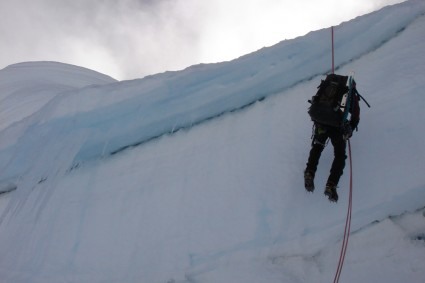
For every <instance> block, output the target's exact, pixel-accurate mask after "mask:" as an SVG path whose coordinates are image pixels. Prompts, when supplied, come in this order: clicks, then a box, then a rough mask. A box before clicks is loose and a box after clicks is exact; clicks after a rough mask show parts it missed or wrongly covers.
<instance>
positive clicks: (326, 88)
mask: <svg viewBox="0 0 425 283" xmlns="http://www.w3.org/2000/svg"><path fill="white" fill-rule="evenodd" d="M350 80H351V78H350ZM348 82H349V77H348V76H341V75H336V74H329V75H327V76H326V79H325V80H322V81H321V83H320V85H319V86H318V87H317V88H318V90H317V93H316V95H314V96H313V97H312V99H311V100H309V102H310V103H311V106H310V107H309V109H308V114H309V115H310V117H311V120H313V121H314V122H317V123H320V124H323V125H327V126H332V127H341V126H342V125H343V121H344V119H345V118H346V117H347V116H346V115H347V113H348V109H347V111H345V110H346V107H347V108H348V107H349V105H346V104H347V103H349V101H350V99H349V97H348V96H349V94H352V93H356V91H355V90H354V91H353V89H351V91H349V87H348V85H347V84H348ZM354 85H355V84H354Z"/></svg>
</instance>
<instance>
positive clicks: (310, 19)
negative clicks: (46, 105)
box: [0, 0, 403, 80]
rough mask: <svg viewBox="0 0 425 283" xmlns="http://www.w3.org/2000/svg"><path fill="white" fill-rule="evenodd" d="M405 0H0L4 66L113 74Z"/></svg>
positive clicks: (285, 35) (168, 64)
mask: <svg viewBox="0 0 425 283" xmlns="http://www.w3.org/2000/svg"><path fill="white" fill-rule="evenodd" d="M399 2H403V0H321V1H318V0H10V1H9V0H0V40H1V44H0V69H3V68H4V67H6V66H7V65H10V64H14V63H19V62H26V61H59V62H63V63H69V64H73V65H78V66H83V67H86V68H90V69H93V70H96V71H99V72H101V73H104V74H107V75H110V76H112V77H114V78H116V79H119V80H124V79H133V78H141V77H144V76H146V75H150V74H155V73H158V72H163V71H166V70H179V69H183V68H185V67H188V66H190V65H194V64H198V63H210V62H220V61H227V60H231V59H234V58H237V57H239V56H241V55H244V54H247V53H250V52H252V51H255V50H258V49H260V48H262V47H264V46H271V45H273V44H276V43H278V42H279V41H282V40H284V39H290V38H294V37H297V36H300V35H304V34H306V33H307V32H309V31H312V30H318V29H321V28H326V27H330V26H332V25H337V24H339V23H341V22H343V21H347V20H350V19H352V18H354V17H356V16H359V15H363V14H366V13H369V12H372V11H375V10H378V9H379V8H381V7H383V6H386V5H390V4H395V3H399Z"/></svg>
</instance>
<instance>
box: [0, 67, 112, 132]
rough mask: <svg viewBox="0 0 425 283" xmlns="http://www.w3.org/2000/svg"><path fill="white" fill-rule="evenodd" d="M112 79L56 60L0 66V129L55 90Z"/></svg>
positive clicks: (42, 102) (46, 99) (35, 108)
mask: <svg viewBox="0 0 425 283" xmlns="http://www.w3.org/2000/svg"><path fill="white" fill-rule="evenodd" d="M115 81H116V80H115V79H113V78H111V77H109V76H106V75H103V74H101V73H98V72H95V71H92V70H89V69H86V68H83V67H78V66H74V65H69V64H64V63H58V62H24V63H18V64H13V65H10V66H7V67H6V68H4V69H2V70H0V130H2V129H4V128H6V127H8V126H9V125H11V124H12V123H14V122H17V121H20V120H22V119H23V118H25V117H27V116H29V115H31V114H32V113H34V112H36V111H38V110H39V109H40V108H41V107H43V106H44V105H45V104H46V103H47V102H49V101H50V100H51V99H52V98H54V97H56V96H57V95H58V94H60V93H62V92H65V91H70V90H75V89H78V88H82V87H85V86H90V85H104V84H108V83H112V82H115Z"/></svg>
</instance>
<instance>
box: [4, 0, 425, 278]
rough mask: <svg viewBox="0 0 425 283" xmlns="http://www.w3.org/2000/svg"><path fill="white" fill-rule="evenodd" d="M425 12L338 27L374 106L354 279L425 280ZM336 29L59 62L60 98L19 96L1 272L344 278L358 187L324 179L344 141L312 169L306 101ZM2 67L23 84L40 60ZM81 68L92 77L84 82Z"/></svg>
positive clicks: (8, 146) (361, 143) (364, 129)
mask: <svg viewBox="0 0 425 283" xmlns="http://www.w3.org/2000/svg"><path fill="white" fill-rule="evenodd" d="M424 14H425V4H424V3H423V2H422V1H408V2H405V3H403V4H400V5H395V6H391V7H387V8H385V9H382V10H381V11H378V12H376V13H373V14H370V15H366V16H363V17H359V18H356V19H354V20H352V21H350V22H347V23H344V24H342V25H340V26H338V27H336V29H335V31H336V42H335V44H336V54H337V56H336V61H337V64H338V66H339V67H338V70H337V71H338V72H339V73H344V74H347V73H349V72H350V71H352V70H355V71H356V80H357V82H358V85H359V91H360V92H361V93H362V94H363V95H364V96H365V97H366V98H367V99H368V101H369V102H370V103H371V104H372V107H373V108H371V109H367V108H366V107H364V104H363V108H362V116H361V117H362V120H361V122H360V127H359V128H360V131H359V132H358V133H355V135H354V137H353V139H352V141H351V143H352V147H353V162H354V168H353V171H354V186H355V191H354V209H353V227H352V228H353V230H354V231H355V232H354V233H353V234H352V237H351V242H350V244H349V251H348V253H347V259H346V263H345V266H344V270H343V274H342V278H341V279H342V280H343V281H344V282H384V281H385V282H423V278H425V265H424V262H425V253H424V249H425V241H424V236H423V235H424V234H425V222H424V221H425V218H424V215H423V213H424V210H423V207H424V206H425V177H424V175H423V172H424V169H425V164H424V162H423V160H424V158H425V152H424V151H423V150H422V146H423V144H424V142H425V135H424V134H423V132H422V131H421V130H420V127H421V126H420V123H418V122H420V121H424V120H425V117H424V113H423V111H422V110H423V109H424V106H425V99H424V97H423V95H422V93H421V91H422V90H423V89H424V85H425V80H424V77H425V75H424V74H425V56H424V54H423V50H425V42H424V41H423V38H424V36H425V16H424ZM329 45H330V44H329V30H321V31H316V32H312V33H310V34H308V35H306V36H304V37H300V38H297V39H294V40H290V41H283V42H281V43H280V44H278V45H276V46H273V47H270V48H265V49H262V50H259V51H258V52H255V53H252V54H249V55H246V56H243V57H241V58H238V59H236V60H234V61H230V62H224V63H220V64H211V65H199V66H194V67H190V68H188V69H186V70H183V71H180V72H168V73H164V74H158V75H155V76H151V77H147V78H144V79H140V80H134V81H124V82H113V81H112V79H110V78H107V77H103V76H102V75H97V74H96V75H95V74H93V73H91V71H87V70H78V71H77V70H75V69H73V70H70V69H69V66H65V65H61V64H55V68H56V69H57V70H56V71H55V72H54V74H58V75H54V77H56V78H57V79H55V81H54V82H51V83H50V82H47V84H44V81H43V84H41V83H40V85H42V86H43V87H44V89H46V91H47V92H48V93H49V97H48V99H45V100H44V101H43V103H40V104H39V105H40V106H39V107H32V106H29V105H28V104H25V102H24V101H25V100H24V99H22V104H21V106H20V107H21V108H20V109H21V110H22V111H21V113H22V114H21V115H22V116H21V117H18V116H14V117H15V118H14V120H13V122H9V121H7V119H6V122H5V124H4V125H5V126H4V127H3V128H1V129H0V130H1V132H0V140H1V144H0V168H1V175H0V184H10V182H13V183H16V184H17V185H18V189H17V190H15V191H13V192H10V193H7V194H2V195H0V211H1V212H2V214H1V218H0V279H1V281H0V282H266V283H267V282H329V281H331V280H332V279H333V276H334V272H335V269H336V265H337V260H338V257H339V249H340V245H341V243H340V240H341V238H342V233H343V228H344V223H345V211H346V207H347V187H348V182H347V180H348V178H347V175H346V174H345V175H344V176H343V178H342V181H341V183H340V190H339V191H340V201H339V203H338V204H336V205H333V204H330V203H329V202H328V201H327V200H326V199H325V197H324V196H323V194H322V192H321V189H320V187H321V186H322V185H323V184H324V182H325V180H326V177H327V174H328V170H329V167H330V163H331V161H332V152H331V149H330V148H331V147H329V148H327V150H326V151H325V152H324V154H323V156H322V160H321V164H320V169H319V171H318V174H317V176H318V177H317V180H316V183H317V187H318V189H317V192H315V193H314V194H307V193H305V191H304V189H303V185H302V171H303V169H304V166H305V162H306V158H307V154H308V150H309V145H310V134H311V122H310V121H309V119H308V116H307V113H306V108H307V102H306V101H307V99H309V98H310V97H311V95H312V94H313V93H314V92H315V88H316V86H317V84H318V82H319V81H320V79H321V78H323V76H322V75H323V74H325V73H326V72H328V71H329V62H330V56H329V53H330V50H329V49H330V47H329ZM25 64H26V65H27V64H28V65H27V66H28V67H32V66H37V67H40V69H39V70H37V72H36V73H41V74H43V73H45V74H48V75H47V76H46V77H50V76H51V75H50V73H48V72H49V70H46V71H45V72H44V71H43V68H45V67H46V66H42V65H39V64H40V63H32V64H29V63H25ZM6 69H7V68H6ZM6 69H4V70H2V72H3V73H0V82H1V83H2V84H1V85H3V84H4V85H5V87H4V90H5V91H6V92H7V93H10V94H13V88H15V87H17V86H19V85H21V83H20V81H21V80H25V79H26V78H28V77H32V76H34V72H31V71H30V72H29V73H24V72H19V70H16V72H17V73H15V75H8V76H9V77H5V76H4V73H5V71H6ZM67 71H69V72H70V73H68V74H64V73H66V72H67ZM57 72H60V73H57ZM80 75H81V78H90V79H87V83H81V81H82V79H81V80H80V79H75V81H74V82H72V78H78V77H79V76H80ZM70 77H71V78H70ZM77 81H78V82H77ZM49 84H51V88H50V86H49ZM91 84H95V85H91ZM56 85H61V86H68V87H69V88H68V89H65V87H63V88H62V87H60V88H59V89H57V88H56ZM37 86H38V83H35V84H34V85H32V86H31V87H29V88H28V89H27V90H25V91H22V96H23V97H25V98H26V99H28V100H30V99H33V96H32V95H31V92H32V91H33V89H36V88H37ZM8 97H11V96H9V95H8ZM263 98H266V99H263ZM3 101H6V102H7V103H6V102H4V104H5V105H6V108H4V109H11V107H13V106H14V102H13V100H10V99H9V100H3ZM2 103H3V102H2ZM25 105H27V106H25ZM230 112H231V114H226V113H230ZM223 114H225V115H223ZM409 114H410V115H409ZM193 125H198V126H196V127H192V126H193ZM171 133H172V134H171ZM135 145H139V146H135ZM123 149H126V150H123ZM112 153H114V154H112ZM111 154H112V155H111ZM4 186H6V185H4ZM390 215H393V216H395V215H398V216H396V217H390V218H388V216H390Z"/></svg>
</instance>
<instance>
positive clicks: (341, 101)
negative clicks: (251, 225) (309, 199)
mask: <svg viewBox="0 0 425 283" xmlns="http://www.w3.org/2000/svg"><path fill="white" fill-rule="evenodd" d="M360 97H361V96H360V94H359V93H358V92H357V90H356V83H355V81H354V79H352V78H351V77H350V78H349V77H347V76H341V75H336V74H330V75H328V76H327V77H326V79H325V80H322V82H321V84H320V85H319V87H318V91H317V93H316V95H315V96H313V98H312V100H309V102H310V103H311V106H310V108H309V111H308V113H309V114H310V117H311V119H312V121H313V134H312V143H311V150H310V154H309V157H308V161H307V164H306V169H305V171H304V183H305V189H306V190H307V191H308V192H313V191H314V177H315V174H316V170H317V166H318V163H319V159H320V156H321V154H322V151H323V149H324V148H325V146H326V144H327V143H328V140H330V141H331V143H332V145H333V150H334V160H333V162H332V166H331V170H330V174H329V177H328V180H327V182H326V186H325V195H326V196H327V197H328V199H329V200H330V201H331V202H337V201H338V193H337V191H336V189H337V186H338V182H339V179H340V177H341V176H342V174H343V171H344V167H345V160H346V158H347V156H346V142H347V140H348V139H349V138H351V136H352V134H353V130H354V129H357V125H358V124H359V121H360V107H359V100H360ZM349 113H350V114H351V115H350V119H349V120H348V119H347V117H348V114H349Z"/></svg>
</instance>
